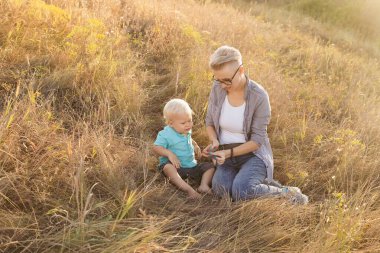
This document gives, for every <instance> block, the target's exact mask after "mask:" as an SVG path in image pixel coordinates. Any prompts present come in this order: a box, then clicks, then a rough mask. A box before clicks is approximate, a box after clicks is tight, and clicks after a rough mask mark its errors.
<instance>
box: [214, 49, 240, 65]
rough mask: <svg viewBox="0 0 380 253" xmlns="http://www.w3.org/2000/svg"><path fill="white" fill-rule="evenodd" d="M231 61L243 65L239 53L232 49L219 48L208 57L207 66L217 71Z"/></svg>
mask: <svg viewBox="0 0 380 253" xmlns="http://www.w3.org/2000/svg"><path fill="white" fill-rule="evenodd" d="M232 61H236V62H237V63H238V64H239V65H241V64H242V63H243V60H242V57H241V53H240V51H239V50H237V49H236V48H234V47H230V46H221V47H219V48H218V49H216V50H215V52H214V53H213V54H212V55H211V56H210V62H209V66H210V68H211V69H214V70H218V69H220V68H221V67H222V66H223V65H224V64H226V63H229V62H232Z"/></svg>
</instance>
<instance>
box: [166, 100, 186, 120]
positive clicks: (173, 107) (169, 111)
mask: <svg viewBox="0 0 380 253" xmlns="http://www.w3.org/2000/svg"><path fill="white" fill-rule="evenodd" d="M176 114H187V115H192V114H193V110H191V108H190V105H189V104H188V103H187V102H186V101H185V100H183V99H179V98H174V99H171V100H170V101H169V102H167V103H166V105H165V107H164V118H165V121H166V124H168V123H169V121H170V118H171V117H172V116H173V115H176Z"/></svg>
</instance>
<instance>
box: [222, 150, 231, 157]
mask: <svg viewBox="0 0 380 253" xmlns="http://www.w3.org/2000/svg"><path fill="white" fill-rule="evenodd" d="M223 152H224V157H225V158H230V157H231V149H225V150H223Z"/></svg>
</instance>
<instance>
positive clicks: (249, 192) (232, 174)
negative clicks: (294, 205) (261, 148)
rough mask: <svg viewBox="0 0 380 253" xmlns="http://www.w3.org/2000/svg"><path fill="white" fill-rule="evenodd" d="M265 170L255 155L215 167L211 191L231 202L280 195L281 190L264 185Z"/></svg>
mask: <svg viewBox="0 0 380 253" xmlns="http://www.w3.org/2000/svg"><path fill="white" fill-rule="evenodd" d="M266 176H267V169H266V166H265V164H264V162H263V161H262V160H261V159H260V158H258V157H257V156H255V155H252V154H246V155H241V156H237V157H233V158H229V159H226V161H225V162H224V163H223V164H221V165H218V166H217V169H216V172H215V174H214V177H213V179H212V190H213V191H214V193H215V194H217V195H219V196H223V195H225V194H228V195H229V196H231V197H232V199H233V200H235V201H236V200H246V199H252V198H257V197H262V196H267V195H277V194H280V193H281V188H279V187H276V186H272V185H268V184H265V181H264V180H265V178H266Z"/></svg>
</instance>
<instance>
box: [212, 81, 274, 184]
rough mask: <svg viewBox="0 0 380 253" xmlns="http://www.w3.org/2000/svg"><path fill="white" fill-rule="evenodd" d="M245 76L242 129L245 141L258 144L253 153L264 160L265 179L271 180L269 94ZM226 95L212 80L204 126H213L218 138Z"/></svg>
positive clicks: (271, 155) (271, 157)
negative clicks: (244, 103)
mask: <svg viewBox="0 0 380 253" xmlns="http://www.w3.org/2000/svg"><path fill="white" fill-rule="evenodd" d="M246 77H247V85H246V89H245V101H246V106H245V111H244V122H243V131H244V134H245V136H246V137H245V138H246V141H248V140H252V141H254V142H256V143H257V144H258V145H259V146H260V147H259V149H257V150H256V151H255V152H254V153H255V155H256V156H258V157H259V158H260V159H261V160H263V161H264V163H265V165H266V167H267V180H268V181H269V182H271V181H272V180H273V153H272V148H271V146H270V143H269V138H268V134H267V125H268V124H269V121H270V117H271V108H270V103H269V96H268V93H267V92H266V91H265V89H264V88H263V87H262V86H261V85H260V84H258V83H256V82H254V81H252V80H250V79H249V78H248V76H246ZM226 95H227V92H226V91H225V90H224V89H222V87H221V86H220V85H219V84H216V83H215V82H214V84H213V86H212V90H211V93H210V96H209V100H208V107H207V114H206V126H213V127H214V128H215V131H216V134H217V136H218V138H219V137H220V129H219V117H220V113H221V110H222V106H223V102H224V99H225V98H226Z"/></svg>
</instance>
